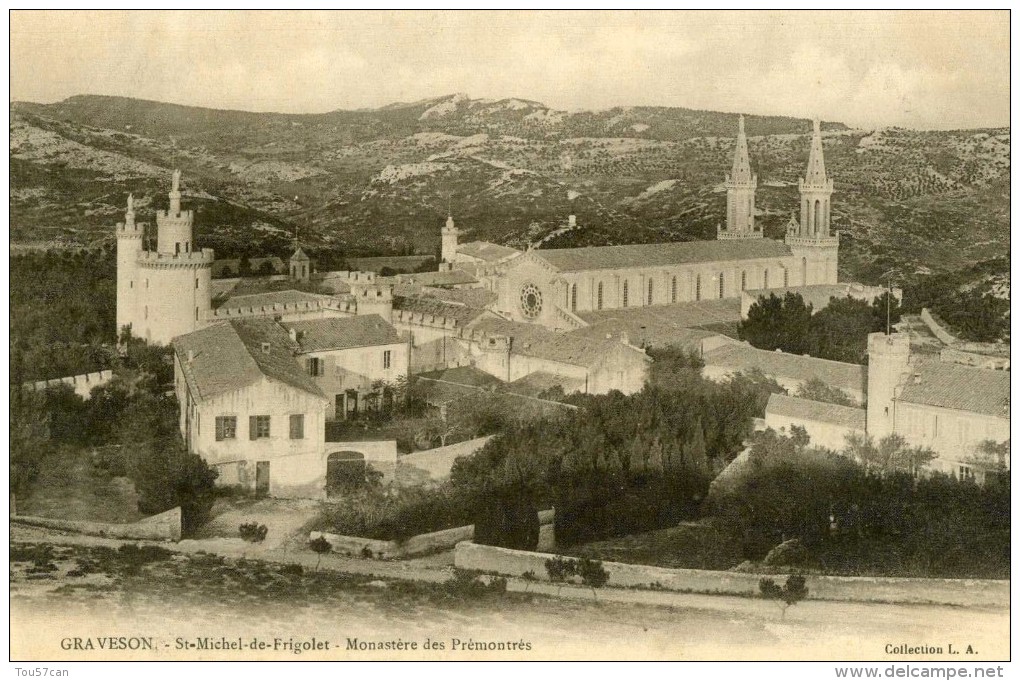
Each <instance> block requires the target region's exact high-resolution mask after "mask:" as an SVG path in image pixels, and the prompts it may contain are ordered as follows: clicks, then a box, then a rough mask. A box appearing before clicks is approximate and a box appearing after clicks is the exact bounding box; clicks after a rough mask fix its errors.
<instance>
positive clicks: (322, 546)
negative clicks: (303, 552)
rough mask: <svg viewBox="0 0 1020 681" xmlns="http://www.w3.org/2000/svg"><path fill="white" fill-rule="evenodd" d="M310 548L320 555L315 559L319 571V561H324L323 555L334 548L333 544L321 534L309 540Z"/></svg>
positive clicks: (316, 569)
mask: <svg viewBox="0 0 1020 681" xmlns="http://www.w3.org/2000/svg"><path fill="white" fill-rule="evenodd" d="M308 548H310V549H311V550H312V551H315V553H316V554H317V556H318V558H316V560H315V571H316V572H318V571H319V563H321V562H322V557H323V556H324V555H326V554H327V553H329V552H330V551H332V550H333V545H332V544H330V543H329V540H328V539H326V538H325V537H323V536H322V535H319V536H318V537H316V538H315V539H313V540H312V541H310V542H308ZM369 553H370V554H371V550H369Z"/></svg>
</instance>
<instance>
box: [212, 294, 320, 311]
mask: <svg viewBox="0 0 1020 681" xmlns="http://www.w3.org/2000/svg"><path fill="white" fill-rule="evenodd" d="M328 301H330V297H329V296H323V295H319V294H317V293H305V292H303V291H267V292H266V293H252V294H249V295H242V296H231V297H230V298H227V299H226V300H224V301H223V302H222V303H220V305H219V306H220V307H221V308H224V309H231V310H233V309H237V308H254V309H256V310H259V309H261V308H262V307H271V306H273V305H294V304H297V303H319V302H328Z"/></svg>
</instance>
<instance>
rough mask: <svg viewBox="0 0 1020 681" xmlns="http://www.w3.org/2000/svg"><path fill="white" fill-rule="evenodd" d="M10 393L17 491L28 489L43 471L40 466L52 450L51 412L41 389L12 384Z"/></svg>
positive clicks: (13, 488)
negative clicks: (38, 390)
mask: <svg viewBox="0 0 1020 681" xmlns="http://www.w3.org/2000/svg"><path fill="white" fill-rule="evenodd" d="M9 396H10V411H9V417H10V422H9V426H10V444H9V447H10V469H9V470H10V487H11V491H12V492H13V493H15V494H21V493H24V492H25V491H27V490H28V487H29V485H30V484H31V483H32V481H33V480H35V478H36V476H37V475H38V474H39V466H40V463H41V462H42V460H43V459H44V458H46V457H47V456H48V455H49V454H50V453H51V452H52V449H53V448H52V444H51V443H50V433H49V412H48V411H47V409H46V399H45V397H44V396H43V395H42V394H41V393H37V392H35V391H33V390H31V389H29V388H23V387H21V386H20V385H19V386H11V387H10V391H9Z"/></svg>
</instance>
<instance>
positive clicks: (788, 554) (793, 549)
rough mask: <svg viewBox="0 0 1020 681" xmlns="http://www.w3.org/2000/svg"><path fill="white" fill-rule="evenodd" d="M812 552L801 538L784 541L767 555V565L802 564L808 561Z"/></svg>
mask: <svg viewBox="0 0 1020 681" xmlns="http://www.w3.org/2000/svg"><path fill="white" fill-rule="evenodd" d="M809 558H810V554H809V553H808V550H807V548H805V547H804V543H803V542H801V540H800V539H790V540H788V541H784V542H783V543H782V544H780V545H779V546H776V547H775V548H774V549H772V550H771V551H769V552H768V554H767V555H766V556H765V561H764V562H765V564H766V565H773V566H776V565H796V566H801V565H804V564H805V563H807V562H808V559H809Z"/></svg>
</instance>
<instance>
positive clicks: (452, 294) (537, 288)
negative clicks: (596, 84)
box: [117, 118, 1009, 496]
mask: <svg viewBox="0 0 1020 681" xmlns="http://www.w3.org/2000/svg"><path fill="white" fill-rule="evenodd" d="M757 184H758V178H757V176H756V175H755V174H754V173H752V171H751V164H750V158H749V155H748V146H747V139H746V135H745V132H744V123H743V119H742V118H741V120H740V127H739V129H738V132H737V139H736V150H735V153H734V158H733V166H732V169H731V172H730V173H729V174H728V175H727V176H726V178H725V189H726V196H727V201H726V219H725V225H721V226H720V227H719V229H718V233H717V238H716V239H715V240H712V241H691V242H679V243H666V244H642V245H628V246H604V247H586V248H565V249H541V248H536V249H529V250H528V251H526V252H521V251H518V250H516V249H513V248H509V247H506V246H501V245H498V244H492V243H487V242H479V241H475V242H470V243H463V244H462V243H460V242H459V237H460V232H459V230H458V229H457V227H456V225H455V222H454V220H453V218H452V217H450V218H449V219H448V220H447V222H446V225H445V226H444V227H443V228H442V231H441V242H442V261H443V262H442V264H441V265H440V270H439V271H438V272H425V273H419V274H409V275H398V276H395V277H381V276H377V275H376V274H374V273H372V272H358V271H342V272H324V273H318V272H313V268H312V262H311V260H310V259H309V258H308V256H307V255H306V254H305V253H304V252H303V250H302V249H300V248H297V247H296V249H295V252H294V254H293V255H292V256H291V258H290V259H289V261H288V262H287V263H285V264H284V267H285V268H286V272H287V274H281V275H277V276H276V277H274V279H276V280H289V281H291V282H293V285H294V286H295V288H294V290H284V291H273V292H260V293H259V292H257V293H248V294H243V293H242V294H237V295H234V294H233V289H234V288H236V287H237V284H238V280H237V279H217V280H213V279H212V272H213V267H214V254H213V252H212V250H211V249H196V248H195V245H194V213H193V212H192V211H189V210H184V209H183V208H182V205H181V176H180V172H179V171H174V174H173V179H172V184H171V190H170V194H169V199H170V203H169V209H168V210H167V211H161V212H158V213H157V214H156V225H155V227H156V231H157V235H158V239H157V243H156V247H155V250H147V249H146V248H145V247H144V245H143V244H144V243H145V240H144V239H143V236H144V234H145V230H146V227H145V225H143V224H142V223H139V222H136V220H135V214H134V210H133V198H132V197H129V198H128V204H127V212H126V214H125V220H124V222H123V223H121V224H119V225H118V226H117V267H118V270H117V325H118V330H120V331H123V330H124V329H129V330H130V333H131V334H132V335H133V336H135V337H138V338H141V339H144V340H146V341H148V342H151V343H160V344H172V345H173V348H174V357H175V384H176V385H175V389H176V393H177V397H178V399H179V401H180V405H181V415H180V424H181V431H182V434H183V435H184V438H185V441H186V442H187V444H188V446H189V447H190V448H191V449H192V450H193V451H195V452H197V453H199V454H200V455H201V456H203V457H204V458H205V459H206V460H207V461H208V462H209V463H210V464H211V465H213V466H214V467H216V468H217V469H218V470H219V471H220V480H221V482H225V483H226V484H241V485H246V486H254V487H256V488H257V489H260V490H262V491H265V492H268V493H271V494H274V495H279V496H321V495H322V494H324V493H325V483H324V480H325V479H326V472H327V468H328V467H329V465H330V464H331V462H332V461H333V460H334V458H335V457H336V456H341V455H342V456H346V457H350V456H362V457H364V459H365V460H370V461H374V462H379V463H380V465H381V466H382V467H383V468H385V463H386V462H395V457H396V451H395V449H394V448H392V447H387V446H384V445H381V444H380V443H345V444H342V446H341V443H332V442H330V443H327V442H326V441H325V431H326V424H327V422H328V421H331V420H342V419H347V418H350V417H351V416H353V415H355V414H357V413H358V412H359V411H362V410H364V409H366V408H372V406H373V404H374V403H373V402H372V400H371V399H369V396H370V395H372V394H374V393H375V392H376V386H378V385H379V384H393V383H394V382H396V381H397V380H398V378H400V377H408V376H411V375H420V376H423V377H425V378H426V379H427V380H429V381H434V382H435V384H436V385H447V384H450V383H456V382H457V381H467V382H468V383H470V384H472V385H478V384H481V383H489V382H496V383H499V384H503V385H504V387H505V390H507V391H509V392H511V393H516V394H518V395H520V396H521V399H539V396H540V395H542V394H543V392H544V391H545V390H548V389H550V388H553V387H555V386H559V387H560V388H562V390H563V391H564V392H565V393H568V394H569V393H572V392H584V393H606V392H609V391H612V390H619V391H622V392H624V393H633V392H636V391H639V390H641V388H642V387H643V385H644V383H645V380H646V377H647V373H648V367H649V364H650V363H651V359H650V358H649V356H648V355H647V353H646V352H645V348H647V347H651V346H665V345H676V346H681V347H684V348H687V349H690V350H692V351H694V352H697V353H698V354H699V355H701V356H702V357H703V358H704V360H705V365H706V366H705V375H706V376H708V377H710V378H720V377H723V376H726V375H728V374H731V373H734V372H738V371H745V370H749V369H760V370H762V371H763V372H765V373H766V374H768V375H770V376H773V377H774V378H776V380H777V381H779V382H780V384H781V385H783V386H784V387H786V388H788V389H791V390H795V389H796V388H797V387H799V386H800V385H802V384H803V383H805V382H807V381H809V380H812V379H820V380H822V381H823V382H825V383H826V384H827V385H829V386H830V387H835V388H838V389H840V390H842V391H843V392H844V393H846V395H847V396H848V397H850V398H852V399H853V400H854V401H855V402H856V403H857V404H859V405H861V406H859V407H837V406H836V405H830V404H826V403H820V402H812V401H810V400H804V399H801V398H796V397H788V396H782V395H774V396H773V399H772V400H771V401H770V402H769V407H768V411H767V413H766V418H765V423H766V424H767V425H769V426H773V427H776V428H787V427H789V426H791V425H799V426H803V427H805V428H807V430H808V432H809V434H810V435H811V438H812V442H815V443H817V444H820V445H823V446H830V447H833V448H842V442H843V438H844V436H845V435H846V434H847V433H851V432H861V433H868V434H870V435H874V436H875V437H881V436H883V435H887V434H889V433H899V434H901V435H903V436H904V437H906V438H907V440H908V441H909V442H910V443H911V444H919V445H925V446H929V447H932V448H933V449H935V451H936V452H937V453H938V454H939V459H937V460H936V461H935V462H934V463H933V467H934V468H936V469H940V470H944V471H947V472H950V473H953V474H957V475H961V476H968V477H976V478H980V477H981V476H983V475H984V471H981V470H974V469H973V468H972V467H971V466H970V464H967V463H965V461H964V458H965V457H964V454H966V453H968V452H971V451H972V450H973V449H974V447H975V446H976V445H977V443H979V442H981V441H982V440H986V439H993V440H996V441H1002V440H1006V439H1008V438H1009V420H1008V405H1009V374H1008V372H1004V371H996V370H991V369H984V368H977V367H965V366H962V365H958V364H949V363H943V362H940V361H938V360H932V359H929V358H922V357H920V356H915V355H912V354H911V350H910V339H909V337H908V336H906V335H905V334H899V333H893V334H891V335H885V334H873V335H872V337H871V338H870V339H869V354H870V364H869V366H867V367H864V366H858V365H852V364H842V363H839V362H830V361H828V360H821V359H816V358H811V357H802V356H796V355H788V354H783V353H778V352H770V351H765V350H758V349H755V348H752V347H750V346H749V345H746V344H744V343H740V342H738V341H736V340H733V339H732V338H730V337H727V336H726V335H724V334H723V333H721V331H720V330H719V329H720V325H725V324H726V323H730V324H732V323H734V322H737V321H739V320H740V318H741V316H742V314H744V315H746V312H747V309H748V307H749V306H750V305H751V304H752V303H753V302H754V301H755V300H757V297H758V296H759V295H766V294H768V293H771V292H776V293H780V294H782V293H785V292H787V291H792V292H797V293H801V294H802V295H803V296H804V298H805V300H815V301H817V302H816V303H815V309H816V310H817V309H819V308H820V307H823V306H824V305H825V304H827V302H828V300H829V299H830V298H831V297H832V296H837V297H842V296H854V297H858V298H861V299H865V300H868V301H870V300H872V299H873V298H875V297H876V296H878V295H881V293H882V292H883V291H882V290H881V289H875V288H873V287H866V286H862V285H859V284H854V283H848V282H842V283H841V282H838V279H837V272H838V264H839V238H838V234H833V233H832V232H831V198H832V194H833V181H832V179H831V178H830V177H828V175H827V174H826V170H825V160H824V155H823V144H822V135H821V131H820V127H819V124H818V122H817V121H816V122H815V125H814V132H813V135H812V139H811V147H810V154H809V158H808V159H807V169H806V172H805V175H804V177H803V178H802V179H801V180H800V183H799V189H800V211H799V219H797V218H796V217H792V218H791V220H790V223H789V225H788V229H787V234H786V236H785V238H784V239H783V240H782V241H779V240H772V239H767V238H765V237H764V236H763V233H762V230H761V228H760V227H759V226H758V225H757V224H756V222H755V192H756V189H757ZM574 220H575V219H574V217H573V216H571V217H570V221H571V223H573V224H576V223H574ZM310 283H311V284H317V287H312V286H309V285H308V284H310ZM299 288H304V289H306V290H304V291H302V290H297V289H299ZM308 289H314V290H318V291H327V293H323V292H317V293H312V292H308V291H307V290H308ZM436 400H437V402H439V401H441V398H440V397H436ZM340 450H343V451H340Z"/></svg>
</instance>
